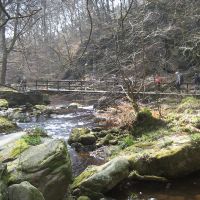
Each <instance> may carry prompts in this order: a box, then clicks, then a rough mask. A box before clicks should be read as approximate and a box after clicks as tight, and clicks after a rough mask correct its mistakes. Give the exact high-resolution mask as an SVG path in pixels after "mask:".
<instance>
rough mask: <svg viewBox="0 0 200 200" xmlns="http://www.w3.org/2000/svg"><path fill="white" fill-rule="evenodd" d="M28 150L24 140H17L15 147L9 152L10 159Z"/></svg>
mask: <svg viewBox="0 0 200 200" xmlns="http://www.w3.org/2000/svg"><path fill="white" fill-rule="evenodd" d="M28 148H29V145H28V144H27V142H26V141H25V140H24V139H19V140H17V141H16V142H15V146H14V148H13V149H12V151H11V155H10V156H11V157H14V158H15V157H17V156H18V155H19V154H21V153H22V152H23V151H25V150H26V149H28Z"/></svg>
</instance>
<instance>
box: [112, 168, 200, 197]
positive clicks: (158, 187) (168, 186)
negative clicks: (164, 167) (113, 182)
mask: <svg viewBox="0 0 200 200" xmlns="http://www.w3.org/2000/svg"><path fill="white" fill-rule="evenodd" d="M109 195H110V196H112V197H114V198H115V199H117V200H200V172H198V173H195V174H193V175H190V176H187V177H185V178H182V179H179V180H176V181H171V182H169V183H157V182H145V181H144V182H137V181H135V182H132V183H131V184H126V185H125V184H122V185H120V186H119V187H118V189H117V190H115V191H114V192H113V191H111V193H110V194H109Z"/></svg>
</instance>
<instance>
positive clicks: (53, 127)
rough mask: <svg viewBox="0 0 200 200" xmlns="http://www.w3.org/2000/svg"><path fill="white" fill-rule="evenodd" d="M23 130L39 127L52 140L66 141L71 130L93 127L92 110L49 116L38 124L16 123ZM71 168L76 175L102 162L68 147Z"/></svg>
mask: <svg viewBox="0 0 200 200" xmlns="http://www.w3.org/2000/svg"><path fill="white" fill-rule="evenodd" d="M18 125H19V126H20V127H21V128H23V129H28V128H33V127H41V128H43V129H45V130H46V131H47V132H48V135H50V136H51V137H53V138H62V139H64V140H65V141H67V140H68V138H69V134H70V133H71V130H72V129H73V128H75V127H83V126H84V127H92V126H94V116H93V109H92V107H91V106H88V107H83V110H82V111H81V112H76V113H69V114H62V115H55V114H53V115H51V117H50V118H48V119H45V118H41V119H40V120H39V122H29V123H18ZM68 149H69V152H70V155H71V160H72V168H73V171H74V174H75V175H77V174H79V173H80V172H82V171H83V170H84V169H85V168H86V167H87V166H88V165H92V164H93V165H94V164H96V165H100V164H102V163H103V162H104V161H103V159H102V158H100V157H98V156H92V155H90V154H89V153H77V152H75V151H74V150H73V149H72V148H71V147H70V146H68Z"/></svg>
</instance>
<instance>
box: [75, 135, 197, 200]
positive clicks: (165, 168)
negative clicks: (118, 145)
mask: <svg viewBox="0 0 200 200" xmlns="http://www.w3.org/2000/svg"><path fill="white" fill-rule="evenodd" d="M199 154H200V135H199V133H196V134H191V135H179V134H177V135H176V134H175V135H170V136H165V137H162V138H160V139H158V140H157V141H155V143H152V142H151V143H149V144H147V143H146V144H143V143H140V142H138V143H135V144H134V145H132V146H130V147H128V148H126V149H125V150H123V151H121V152H120V157H117V158H115V159H113V160H111V161H109V162H108V163H106V164H104V165H102V166H98V167H97V166H96V167H94V166H93V167H90V168H88V169H87V170H85V171H84V172H83V173H81V174H80V175H79V176H78V177H76V179H75V180H74V183H73V185H72V190H73V194H74V195H76V196H81V195H85V196H89V197H90V198H91V199H94V200H95V199H100V198H101V197H102V196H103V194H105V193H106V192H108V191H109V190H111V189H113V188H114V187H115V186H116V185H117V184H118V183H120V182H121V181H122V180H125V179H126V178H128V179H133V180H156V181H167V180H171V179H175V178H178V177H183V176H186V175H189V174H191V173H193V172H195V171H198V170H200V157H199Z"/></svg>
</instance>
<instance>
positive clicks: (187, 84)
mask: <svg viewBox="0 0 200 200" xmlns="http://www.w3.org/2000/svg"><path fill="white" fill-rule="evenodd" d="M186 92H187V93H188V92H189V83H186Z"/></svg>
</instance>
